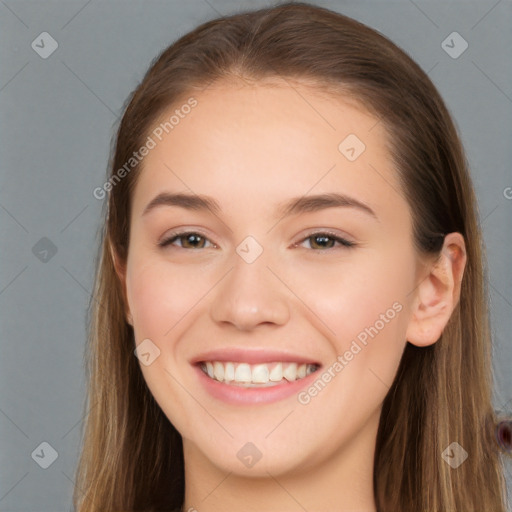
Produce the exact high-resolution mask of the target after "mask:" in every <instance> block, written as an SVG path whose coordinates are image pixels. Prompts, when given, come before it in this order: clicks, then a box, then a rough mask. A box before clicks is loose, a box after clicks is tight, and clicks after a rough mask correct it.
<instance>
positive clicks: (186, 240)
mask: <svg viewBox="0 0 512 512" xmlns="http://www.w3.org/2000/svg"><path fill="white" fill-rule="evenodd" d="M177 240H180V242H181V245H178V247H181V248H182V249H204V248H205V243H206V241H207V240H208V239H207V238H206V237H204V236H202V235H200V234H199V233H195V232H186V233H175V234H173V235H171V237H170V238H167V239H165V240H163V241H162V242H160V243H159V244H158V245H159V246H160V247H167V246H168V245H173V244H174V242H175V241H177Z"/></svg>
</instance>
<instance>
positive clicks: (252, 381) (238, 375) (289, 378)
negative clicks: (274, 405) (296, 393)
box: [199, 361, 319, 387]
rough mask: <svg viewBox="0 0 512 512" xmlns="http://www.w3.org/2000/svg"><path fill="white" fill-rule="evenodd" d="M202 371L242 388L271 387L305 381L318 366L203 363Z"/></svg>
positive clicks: (291, 363)
mask: <svg viewBox="0 0 512 512" xmlns="http://www.w3.org/2000/svg"><path fill="white" fill-rule="evenodd" d="M199 366H200V368H201V370H202V371H203V372H204V373H205V374H206V375H208V377H210V378H211V379H213V380H216V381H218V382H222V383H224V384H229V385H232V386H242V387H271V386H277V385H279V384H283V383H284V382H294V381H296V380H300V379H303V378H305V377H307V376H308V375H310V374H312V373H314V372H315V371H317V370H318V368H319V366H318V365H316V364H306V363H303V364H297V363H294V362H273V363H259V364H248V363H235V362H225V361H203V362H201V363H200V365H199Z"/></svg>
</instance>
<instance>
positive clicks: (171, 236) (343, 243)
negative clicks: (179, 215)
mask: <svg viewBox="0 0 512 512" xmlns="http://www.w3.org/2000/svg"><path fill="white" fill-rule="evenodd" d="M186 235H200V236H201V237H202V238H204V239H205V240H206V241H208V242H210V243H211V244H212V247H213V248H217V247H218V246H217V244H216V243H215V242H213V241H212V240H211V239H210V237H209V236H208V235H206V234H205V233H204V232H203V231H202V230H201V229H195V228H184V229H183V230H180V229H177V230H174V231H171V233H168V234H166V236H163V237H162V238H161V240H160V241H159V242H158V246H159V247H161V248H164V249H165V248H167V247H169V246H173V245H172V243H173V242H174V241H175V240H177V239H179V238H181V237H184V236H186ZM320 235H326V236H328V237H330V238H332V239H333V240H334V241H335V243H336V242H337V243H338V245H339V247H337V248H338V249H350V248H351V247H354V246H356V245H357V243H356V242H355V241H353V240H350V238H352V237H350V236H349V237H347V236H346V235H344V234H340V233H339V232H337V231H333V230H332V229H328V228H326V229H322V228H314V229H312V230H311V231H309V232H308V233H307V234H303V235H302V236H301V238H300V239H299V240H298V241H297V242H294V243H293V244H292V247H300V245H301V244H302V243H304V242H305V241H306V240H308V239H309V238H312V237H314V236H320ZM175 247H177V248H179V249H183V248H182V247H180V246H175ZM212 247H205V248H204V249H206V248H208V249H211V248H212ZM200 249H203V248H199V249H194V250H196V251H199V250H200ZM333 249H336V247H332V248H326V249H320V250H314V249H311V251H313V252H329V251H332V250H333ZM185 250H187V249H185Z"/></svg>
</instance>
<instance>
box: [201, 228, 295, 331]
mask: <svg viewBox="0 0 512 512" xmlns="http://www.w3.org/2000/svg"><path fill="white" fill-rule="evenodd" d="M269 255H270V252H269V251H267V250H266V249H264V248H263V246H262V245H261V244H260V243H259V242H258V241H257V240H256V239H255V238H254V237H251V236H249V237H246V238H245V239H244V240H243V241H242V242H241V243H240V244H239V245H238V246H237V247H236V251H235V253H234V254H233V256H232V258H230V263H231V264H232V268H231V271H230V272H228V274H227V275H226V276H225V278H224V279H223V280H222V282H221V283H220V287H219V289H218V292H217V294H216V295H215V297H214V300H213V303H212V307H211V315H212V319H213V320H214V321H215V322H221V323H222V322H224V323H226V322H227V323H231V324H233V325H235V326H236V327H237V328H238V329H242V330H247V329H251V328H253V327H255V326H257V325H258V324H261V323H275V324H283V323H286V321H287V320H288V317H289V305H288V302H287V301H288V298H287V294H286V288H285V287H284V286H283V284H282V283H280V281H279V279H277V278H276V277H275V276H274V274H273V273H272V272H271V271H270V270H269V268H267V265H269V263H270V258H269Z"/></svg>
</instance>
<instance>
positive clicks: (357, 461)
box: [183, 414, 379, 512]
mask: <svg viewBox="0 0 512 512" xmlns="http://www.w3.org/2000/svg"><path fill="white" fill-rule="evenodd" d="M378 422H379V414H377V415H376V416H375V417H372V418H371V419H370V420H369V421H368V423H367V424H366V425H365V427H364V428H363V429H362V430H361V431H360V432H359V434H358V435H357V436H356V437H355V438H352V439H351V440H350V442H349V443H347V444H346V445H344V446H342V447H340V448H339V449H338V450H336V451H333V452H332V453H331V454H330V456H329V457H328V458H327V459H325V460H322V462H320V463H318V464H316V465H315V466H311V465H307V464H306V465H307V469H302V468H293V469H292V470H290V471H288V472H285V473H280V474H273V473H272V471H271V470H270V469H269V470H268V471H266V473H267V475H268V476H267V477H247V476H244V475H238V474H236V473H234V472H233V471H229V470H222V469H221V468H219V467H218V466H216V465H214V464H213V463H212V462H211V461H210V460H209V459H208V458H206V457H205V455H204V454H203V453H202V452H201V451H199V450H198V449H197V446H196V445H194V444H193V443H192V442H190V441H189V440H185V439H184V442H183V449H184V457H185V482H186V484H185V501H184V505H183V511H184V512H217V511H219V510H222V511H223V512H235V511H239V510H269V511H274V510H279V512H303V511H304V510H314V511H315V512H376V511H377V508H376V505H375V500H374V493H373V461H374V455H375V439H376V435H377V428H378ZM306 465H305V466H304V467H306Z"/></svg>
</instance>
